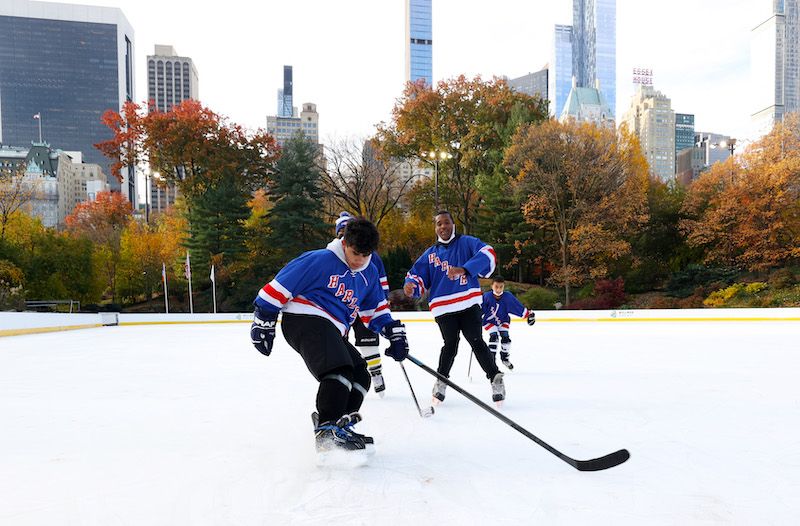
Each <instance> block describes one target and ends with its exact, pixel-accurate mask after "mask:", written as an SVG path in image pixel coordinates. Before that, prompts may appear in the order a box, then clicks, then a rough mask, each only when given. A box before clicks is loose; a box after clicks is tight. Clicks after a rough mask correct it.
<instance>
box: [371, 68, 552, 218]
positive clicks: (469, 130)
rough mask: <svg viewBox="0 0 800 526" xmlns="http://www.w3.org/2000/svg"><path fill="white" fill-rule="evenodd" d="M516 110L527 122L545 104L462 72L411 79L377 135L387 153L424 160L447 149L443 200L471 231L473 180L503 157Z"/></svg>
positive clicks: (441, 178) (442, 166)
mask: <svg viewBox="0 0 800 526" xmlns="http://www.w3.org/2000/svg"><path fill="white" fill-rule="evenodd" d="M515 114H516V115H523V114H524V115H526V116H527V118H526V121H527V122H536V121H541V120H542V119H545V118H546V116H547V104H546V103H545V102H544V101H542V100H541V99H539V98H538V97H530V96H528V95H525V94H522V93H518V92H515V91H513V90H512V89H511V88H509V87H508V85H507V84H506V83H505V81H504V80H501V79H497V78H495V79H492V80H490V81H483V80H482V79H481V78H480V77H475V78H474V79H467V78H465V77H464V76H463V75H462V76H459V77H457V78H454V79H450V80H445V81H441V82H439V84H438V85H437V86H436V87H435V88H434V87H430V86H426V85H425V83H424V82H417V83H409V84H408V85H407V86H406V89H405V91H404V92H403V95H402V97H401V98H400V100H399V101H398V102H397V104H396V105H395V107H394V109H393V110H392V121H391V122H390V123H388V124H381V125H379V127H378V135H377V138H378V141H379V142H380V144H381V149H382V151H383V152H385V154H386V155H391V156H395V157H402V158H408V159H414V160H417V161H424V160H425V159H426V153H427V152H430V151H438V152H444V153H445V154H446V155H445V159H444V160H442V161H441V162H440V163H439V169H440V174H439V187H440V195H441V196H442V200H441V201H442V204H443V205H444V206H445V207H447V208H449V209H450V210H452V212H453V214H454V215H455V219H456V220H457V222H458V223H460V224H461V225H462V228H463V231H464V232H466V233H470V232H471V230H472V227H473V223H474V221H475V210H476V208H477V206H478V197H479V195H478V190H477V188H476V185H475V179H476V177H477V176H478V174H481V173H484V174H489V173H492V172H493V171H494V169H495V166H496V165H497V164H499V163H500V162H502V151H503V149H504V147H505V146H506V144H505V138H506V137H505V135H504V132H505V131H506V126H507V125H508V123H509V121H512V120H513V119H512V116H513V115H515ZM515 124H518V123H515ZM512 133H513V132H512ZM432 212H433V210H431V213H432Z"/></svg>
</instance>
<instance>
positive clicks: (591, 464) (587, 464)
mask: <svg viewBox="0 0 800 526" xmlns="http://www.w3.org/2000/svg"><path fill="white" fill-rule="evenodd" d="M408 359H409V360H411V363H413V364H414V365H416V366H418V367H420V368H421V369H423V370H424V371H425V372H427V373H429V374H431V375H433V376H434V377H436V378H437V379H439V380H441V381H442V382H444V383H446V384H447V385H449V386H450V387H452V388H453V389H455V390H456V391H458V392H459V393H461V394H462V395H464V396H465V397H466V398H467V399H469V400H470V401H471V402H473V403H475V404H476V405H478V406H479V407H481V408H482V409H484V410H485V411H488V412H489V413H491V414H492V415H494V416H495V417H497V418H499V419H500V420H501V421H503V422H504V423H505V424H507V425H509V426H511V427H513V428H514V429H516V430H517V431H519V432H520V433H522V434H523V435H525V436H526V437H528V438H529V439H531V440H533V441H534V442H536V443H537V444H539V445H540V446H542V447H543V448H545V449H546V450H547V451H549V452H550V453H552V454H553V455H555V456H557V457H558V458H560V459H561V460H563V461H564V462H566V463H567V464H569V465H570V466H572V467H573V468H575V469H577V470H578V471H600V470H603V469H608V468H613V467H614V466H618V465H619V464H622V463H623V462H625V461H626V460H628V459H629V458H630V456H631V454H630V453H628V450H627V449H620V450H619V451H615V452H614V453H609V454H608V455H606V456H603V457H598V458H593V459H590V460H575V459H574V458H572V457H569V456H567V455H565V454H564V453H562V452H561V451H559V450H557V449H556V448H554V447H553V446H551V445H550V444H548V443H547V442H545V441H544V440H542V439H541V438H539V437H537V436H536V435H534V434H533V433H531V432H530V431H528V430H527V429H525V428H524V427H522V426H521V425H519V424H517V423H516V422H514V421H513V420H511V419H510V418H508V417H507V416H505V415H504V414H502V413H500V412H498V411H495V410H494V409H493V408H491V407H489V406H488V405H486V404H485V403H483V402H481V401H480V400H478V399H477V398H476V397H475V396H473V395H472V394H470V393H468V392H467V391H465V390H463V389H462V388H460V387H459V386H457V385H456V384H454V383H453V382H451V381H450V380H449V379H447V378H445V377H444V376H442V375H441V374H439V373H438V372H436V371H435V370H433V369H431V368H430V367H428V366H427V365H425V364H424V363H422V362H420V361H419V360H417V359H416V358H414V357H413V356H411V355H410V354H409V355H408Z"/></svg>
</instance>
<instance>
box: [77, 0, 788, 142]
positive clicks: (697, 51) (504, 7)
mask: <svg viewBox="0 0 800 526" xmlns="http://www.w3.org/2000/svg"><path fill="white" fill-rule="evenodd" d="M82 3H84V4H91V5H104V6H109V7H118V8H120V9H122V11H123V12H124V14H125V15H126V17H127V18H128V20H129V22H130V23H131V24H132V26H133V28H134V31H135V46H136V47H135V54H136V64H135V68H136V77H137V78H136V93H137V99H138V100H139V101H144V100H145V99H146V97H147V70H146V57H147V55H148V54H152V53H153V51H154V50H153V46H154V45H155V44H166V45H172V46H174V47H175V48H176V50H177V52H178V53H179V54H180V55H182V56H189V57H191V58H192V59H193V60H194V62H195V65H196V67H197V70H198V73H199V77H200V86H199V87H200V100H201V102H202V103H203V104H204V105H206V106H207V107H209V108H211V109H212V110H214V111H215V112H217V113H220V114H222V115H225V116H227V117H228V118H230V119H231V120H232V121H234V122H237V123H240V124H242V125H244V126H246V127H248V128H251V129H255V128H259V127H266V116H267V115H273V114H275V113H276V94H277V90H278V88H279V87H281V86H282V76H283V65H285V64H287V65H292V66H293V68H294V93H295V99H294V100H295V106H298V107H299V106H300V104H301V103H303V102H314V103H316V104H317V111H318V112H319V114H320V132H321V138H322V140H323V142H327V141H326V140H331V139H334V138H342V137H366V136H368V135H370V134H371V133H372V132H373V131H374V127H375V125H376V124H377V123H378V122H380V121H388V120H389V119H390V117H391V109H392V107H393V105H394V104H395V101H396V100H397V99H398V97H399V96H400V95H401V93H402V89H403V83H404V81H405V52H404V40H405V25H404V12H405V11H404V1H403V0H379V1H376V0H344V1H341V0H340V1H337V2H331V1H325V0H290V1H288V0H282V1H280V2H278V1H274V0H267V1H262V2H250V1H244V0H227V1H226V2H224V8H222V9H221V8H220V5H221V3H219V2H214V3H204V2H203V3H200V2H198V3H191V4H188V3H184V2H164V1H163V0H160V1H155V0H101V1H96V0H84V1H83V2H82ZM771 4H772V1H771V0H726V1H724V2H723V1H719V0H718V1H710V0H671V1H669V2H665V1H664V0H657V1H656V0H617V118H618V120H619V118H620V117H621V116H622V115H623V114H624V111H625V110H626V108H627V107H628V104H629V101H630V97H631V95H632V94H633V91H634V87H633V84H632V80H631V77H632V69H633V68H634V67H646V68H650V69H652V70H653V72H654V86H655V88H656V89H658V90H660V91H662V92H663V93H664V94H666V95H667V96H669V97H670V98H671V99H672V107H673V109H674V110H675V111H676V112H679V113H693V114H695V116H696V130H698V131H707V132H715V133H722V134H726V135H731V136H733V137H738V138H739V139H740V141H743V140H744V139H746V138H747V134H748V132H749V129H750V126H749V121H750V113H751V108H749V107H748V103H747V101H748V88H749V83H750V75H749V71H750V47H749V44H750V30H751V29H752V28H753V27H754V26H755V25H757V24H758V23H760V22H761V21H763V20H765V19H766V18H767V16H768V10H769V7H770V5H771ZM571 23H572V2H571V0H549V1H543V0H534V1H522V0H492V1H491V2H486V1H478V0H434V2H433V41H434V44H433V55H434V59H433V75H434V79H435V80H442V79H447V78H452V77H454V76H457V75H459V74H462V73H463V74H465V75H467V76H475V75H481V76H482V77H483V78H484V79H489V78H491V77H492V76H494V75H497V76H502V75H506V76H509V77H512V78H513V77H517V76H521V75H524V74H527V73H529V72H533V71H537V70H539V69H541V68H542V67H543V66H544V65H545V64H546V63H547V62H548V61H549V57H550V55H551V52H552V41H553V26H554V24H571Z"/></svg>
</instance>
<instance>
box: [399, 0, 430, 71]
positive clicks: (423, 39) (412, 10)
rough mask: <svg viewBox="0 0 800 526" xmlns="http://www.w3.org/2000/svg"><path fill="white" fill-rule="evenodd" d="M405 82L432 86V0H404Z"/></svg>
mask: <svg viewBox="0 0 800 526" xmlns="http://www.w3.org/2000/svg"><path fill="white" fill-rule="evenodd" d="M405 49H406V80H407V81H410V82H415V81H417V80H418V79H424V80H425V84H427V85H428V86H432V85H433V0H406V42H405Z"/></svg>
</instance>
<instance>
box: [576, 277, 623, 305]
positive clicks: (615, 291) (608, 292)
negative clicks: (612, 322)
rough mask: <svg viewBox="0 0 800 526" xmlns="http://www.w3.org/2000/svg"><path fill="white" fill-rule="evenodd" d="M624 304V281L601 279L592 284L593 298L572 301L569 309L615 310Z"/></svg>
mask: <svg viewBox="0 0 800 526" xmlns="http://www.w3.org/2000/svg"><path fill="white" fill-rule="evenodd" d="M623 303H625V281H624V280H623V279H622V278H617V279H601V280H598V281H596V282H595V284H594V296H593V297H591V298H585V299H581V300H578V301H574V302H572V303H571V304H570V306H569V308H570V309H575V310H578V309H598V310H607V309H616V308H617V307H619V306H620V305H622V304H623Z"/></svg>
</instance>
